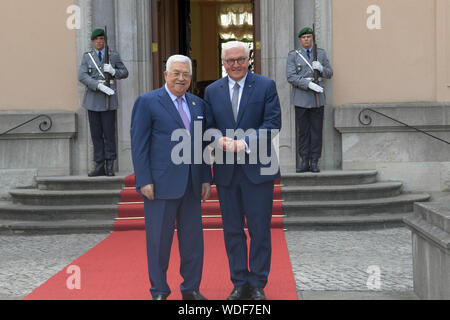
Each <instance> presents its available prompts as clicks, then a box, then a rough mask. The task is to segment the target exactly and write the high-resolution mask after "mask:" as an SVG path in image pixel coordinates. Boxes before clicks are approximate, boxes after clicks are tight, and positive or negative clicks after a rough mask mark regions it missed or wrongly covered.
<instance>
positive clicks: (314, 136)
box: [295, 107, 324, 160]
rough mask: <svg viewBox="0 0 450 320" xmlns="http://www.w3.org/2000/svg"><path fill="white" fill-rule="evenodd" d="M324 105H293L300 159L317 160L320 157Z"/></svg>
mask: <svg viewBox="0 0 450 320" xmlns="http://www.w3.org/2000/svg"><path fill="white" fill-rule="evenodd" d="M323 114H324V107H320V108H311V109H307V108H301V107H295V118H296V122H297V134H298V137H297V139H298V140H297V141H298V146H299V148H298V152H299V156H300V157H301V158H302V159H306V160H308V159H315V160H318V159H320V158H321V157H322V131H323Z"/></svg>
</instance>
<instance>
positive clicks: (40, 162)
mask: <svg viewBox="0 0 450 320" xmlns="http://www.w3.org/2000/svg"><path fill="white" fill-rule="evenodd" d="M40 114H45V115H47V116H48V117H49V118H50V119H51V122H52V125H51V127H50V129H49V130H48V131H42V130H41V129H40V126H42V128H43V129H44V130H45V129H47V128H48V126H49V124H50V122H49V120H48V118H45V117H40V118H38V119H36V120H34V121H32V122H30V123H28V124H26V125H24V126H23V127H20V128H18V129H16V130H14V131H12V132H10V133H8V134H6V135H3V136H0V150H1V153H0V179H1V180H0V185H1V189H0V198H3V199H4V198H8V193H7V190H8V189H9V188H14V187H19V186H27V185H32V184H33V183H34V177H35V176H37V175H40V176H53V175H54V176H57V175H70V174H71V173H72V172H71V171H72V158H73V156H72V153H73V143H74V139H75V136H76V133H77V130H76V128H77V125H76V123H77V115H76V113H75V112H70V111H42V112H38V111H0V131H1V132H0V133H3V132H5V131H7V130H9V129H11V128H13V127H15V126H17V125H20V124H21V123H24V122H27V121H28V120H31V119H33V118H34V117H36V116H38V115H40ZM43 121H46V122H47V123H46V124H44V123H43Z"/></svg>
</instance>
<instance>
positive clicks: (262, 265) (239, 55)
mask: <svg viewBox="0 0 450 320" xmlns="http://www.w3.org/2000/svg"><path fill="white" fill-rule="evenodd" d="M222 60H223V65H224V67H225V69H226V71H227V73H228V76H227V77H225V78H223V79H220V80H218V81H216V82H214V83H213V84H211V85H210V86H209V87H207V88H206V91H205V101H206V103H207V118H208V120H207V121H208V129H211V128H214V129H217V130H219V131H220V132H221V133H222V136H223V137H218V136H217V137H216V140H215V143H216V144H217V145H218V146H220V147H221V148H222V149H223V150H224V152H225V153H230V152H231V153H235V155H234V156H232V157H231V158H233V161H231V162H232V163H229V162H230V161H224V163H217V161H216V163H215V164H214V170H213V172H214V181H215V183H216V185H217V190H218V194H219V200H220V207H221V211H222V219H223V228H224V237H225V247H226V251H227V255H228V261H229V267H230V274H231V281H232V282H233V285H234V289H233V291H232V293H231V294H230V296H229V297H228V300H243V299H248V298H250V299H252V300H265V299H266V297H265V293H264V288H265V286H266V284H267V278H268V275H269V271H270V262H271V234H270V224H271V218H272V208H273V190H274V180H275V179H276V178H279V177H280V172H279V166H278V161H277V158H276V155H275V152H274V151H273V148H272V143H271V142H272V138H273V137H274V135H276V133H277V132H278V131H279V130H280V129H281V108H280V102H279V98H278V93H277V89H276V85H275V82H274V81H273V80H271V79H269V78H266V77H263V76H260V75H257V74H253V73H251V72H249V71H248V70H249V69H248V68H249V49H248V47H247V46H246V45H245V44H243V43H241V42H236V41H234V42H229V43H226V44H225V45H224V49H223V52H222ZM230 130H231V131H233V130H234V131H236V130H238V131H239V130H240V131H241V133H242V132H245V133H244V135H241V136H240V137H239V134H237V135H236V136H234V137H233V136H230V134H229V132H230ZM227 131H228V134H227ZM274 132H275V133H274ZM263 149H265V152H267V151H269V153H270V151H271V152H272V153H271V154H267V155H268V156H270V157H271V159H272V161H271V162H272V163H264V162H263V161H262V160H263V159H262V158H261V156H262V154H261V152H260V151H261V150H263ZM223 157H224V158H228V159H229V158H230V157H227V156H226V154H225V155H224V156H223ZM228 159H227V160H228ZM252 159H253V161H252ZM216 160H217V147H216ZM273 162H276V163H275V166H274V163H273ZM269 167H272V168H273V167H275V169H274V170H270V168H269ZM265 169H268V170H266V171H265ZM245 218H246V219H247V226H248V231H249V235H250V238H251V241H250V252H249V253H248V251H247V239H246V234H245V232H244V223H245ZM247 257H249V258H247Z"/></svg>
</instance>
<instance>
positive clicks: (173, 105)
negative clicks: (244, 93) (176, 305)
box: [131, 55, 212, 300]
mask: <svg viewBox="0 0 450 320" xmlns="http://www.w3.org/2000/svg"><path fill="white" fill-rule="evenodd" d="M164 77H165V80H166V84H165V85H164V86H163V87H162V88H160V89H157V90H154V91H151V92H148V93H146V94H144V95H142V96H140V97H139V98H138V99H137V100H136V103H135V105H134V108H133V113H132V120H131V149H132V158H133V164H134V169H135V174H136V189H137V191H138V192H139V193H140V194H141V195H143V196H144V210H145V226H146V233H147V257H148V272H149V278H150V282H151V289H150V292H151V294H152V296H153V299H154V300H166V299H167V297H168V296H169V295H170V293H171V290H170V288H169V286H168V284H167V275H166V273H167V269H168V266H169V258H170V251H171V247H172V240H173V235H174V230H175V223H176V227H177V230H178V232H177V235H178V243H179V248H180V257H181V266H180V273H181V276H182V277H183V279H184V282H183V283H182V284H181V288H180V289H181V293H182V296H183V299H184V300H204V299H205V297H204V296H202V295H201V294H200V292H199V287H200V282H201V277H202V270H203V230H202V216H201V199H203V200H204V201H205V200H207V199H208V197H209V194H210V191H211V185H210V182H211V179H212V178H211V168H210V166H209V165H207V164H205V163H204V162H201V163H199V164H197V163H185V162H183V163H181V164H177V163H176V162H175V161H174V160H173V159H172V150H174V148H175V147H176V145H177V144H178V143H179V142H178V141H173V140H172V133H173V132H175V131H182V132H183V134H184V137H182V138H186V139H188V141H191V145H192V148H191V150H184V152H189V151H191V152H192V153H193V150H194V147H193V145H194V141H196V139H195V138H197V140H198V137H195V136H194V135H196V134H197V131H196V130H194V126H201V127H203V128H204V127H205V125H204V121H205V120H204V119H205V118H206V117H205V105H204V102H203V100H201V99H200V98H198V97H196V96H194V95H192V94H190V93H188V92H187V90H188V89H189V86H190V84H191V78H192V62H191V60H190V59H189V58H188V57H185V56H181V55H175V56H172V57H170V58H169V60H168V61H167V70H166V72H165V73H164ZM200 133H201V134H202V133H203V132H200ZM200 141H202V139H201V137H200ZM190 158H191V159H194V157H190Z"/></svg>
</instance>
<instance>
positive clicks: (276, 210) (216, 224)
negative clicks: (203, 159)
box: [114, 174, 283, 231]
mask: <svg viewBox="0 0 450 320" xmlns="http://www.w3.org/2000/svg"><path fill="white" fill-rule="evenodd" d="M279 183H280V181H279V180H277V181H275V188H274V203H273V216H272V228H282V227H283V217H282V201H281V186H280V184H279ZM121 195H122V201H121V202H120V204H119V207H118V208H117V216H118V218H117V220H116V222H115V223H114V230H115V231H131V230H145V222H144V200H143V198H142V196H141V195H140V194H139V193H137V192H136V188H135V179H134V174H133V175H130V176H128V177H126V178H125V189H124V190H123V191H122V192H121ZM202 216H203V227H204V228H211V229H218V228H222V218H221V213H220V204H219V198H218V196H217V189H216V187H215V186H213V187H212V190H211V196H210V198H209V200H208V201H207V202H202Z"/></svg>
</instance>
